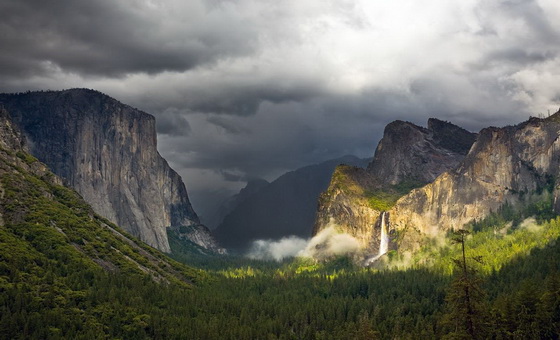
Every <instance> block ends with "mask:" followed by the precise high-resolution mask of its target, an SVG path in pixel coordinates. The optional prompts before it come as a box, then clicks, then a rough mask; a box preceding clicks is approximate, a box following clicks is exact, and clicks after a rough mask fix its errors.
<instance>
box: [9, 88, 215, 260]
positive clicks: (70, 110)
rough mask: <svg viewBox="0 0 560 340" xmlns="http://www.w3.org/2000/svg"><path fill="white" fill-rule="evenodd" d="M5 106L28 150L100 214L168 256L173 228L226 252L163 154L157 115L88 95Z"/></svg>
mask: <svg viewBox="0 0 560 340" xmlns="http://www.w3.org/2000/svg"><path fill="white" fill-rule="evenodd" d="M0 104H1V105H3V106H4V107H5V108H6V109H7V110H8V111H9V112H10V114H11V115H12V117H13V119H14V122H15V123H16V124H17V125H18V126H19V127H20V129H21V130H22V131H23V133H24V134H25V135H26V136H27V138H29V140H30V145H31V148H30V152H31V153H32V154H33V155H34V156H36V157H37V158H38V159H39V160H40V161H42V162H43V163H45V164H47V165H48V166H49V167H50V168H51V169H52V171H53V172H54V173H55V174H57V175H58V176H60V177H62V178H63V179H64V181H65V183H67V184H68V185H69V186H70V187H72V188H74V189H75V190H76V191H78V192H79V193H80V195H82V197H84V199H85V200H86V201H87V202H88V203H89V204H90V205H91V206H92V207H93V209H94V210H95V211H96V212H97V213H98V214H100V215H102V216H104V217H106V218H107V219H109V220H110V221H112V222H114V223H116V224H118V225H120V226H122V227H123V228H124V229H125V230H127V231H128V232H130V233H131V234H133V235H134V236H137V237H139V238H140V239H141V240H143V241H144V242H146V243H148V244H150V245H151V246H153V247H156V248H158V249H160V250H163V251H165V252H169V251H170V248H169V242H168V239H167V232H166V228H168V227H172V228H173V229H174V230H178V228H179V227H190V228H191V229H193V228H194V229H196V231H197V233H198V234H200V233H206V234H207V235H206V236H205V237H199V238H197V239H192V241H194V242H198V241H200V240H205V241H206V242H201V243H200V244H199V245H200V246H202V247H204V248H207V249H210V250H213V251H220V248H219V247H218V245H217V244H216V243H215V242H214V241H213V239H212V237H211V236H210V235H209V232H208V230H206V228H205V227H204V226H201V225H200V222H199V219H198V216H197V215H196V213H195V212H194V210H193V209H192V207H191V204H190V202H189V198H188V195H187V190H186V188H185V185H184V184H183V182H182V180H181V177H180V176H179V175H178V174H177V173H176V172H175V171H174V170H173V169H171V168H170V167H169V165H168V164H167V162H166V161H165V159H163V158H162V157H161V156H160V155H159V153H158V151H157V147H156V130H155V119H154V117H153V116H151V115H149V114H147V113H145V112H142V111H139V110H137V109H134V108H132V107H130V106H128V105H125V104H122V103H120V102H118V101H117V100H115V99H113V98H110V97H108V96H106V95H104V94H102V93H100V92H97V91H93V90H86V89H72V90H65V91H47V92H28V93H21V94H2V95H0ZM185 237H186V236H185Z"/></svg>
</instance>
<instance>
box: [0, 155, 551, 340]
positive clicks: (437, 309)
mask: <svg viewBox="0 0 560 340" xmlns="http://www.w3.org/2000/svg"><path fill="white" fill-rule="evenodd" d="M0 160H1V159H0ZM18 164H20V163H18ZM0 177H1V178H0V179H1V185H2V188H3V190H4V195H3V196H2V198H0V199H1V202H2V205H1V207H0V209H1V213H2V218H3V220H4V223H3V225H2V226H0V338H6V339H55V338H71V339H107V338H120V339H185V338H187V339H360V338H363V339H372V338H379V339H396V338H398V339H438V338H443V337H444V336H446V335H447V336H450V337H460V336H461V333H460V332H458V331H456V330H458V325H460V321H461V320H462V319H461V318H462V316H461V315H464V308H463V307H461V306H464V304H461V303H460V302H461V301H464V299H465V296H464V295H463V294H462V292H464V287H466V286H468V287H470V288H469V291H470V292H473V294H474V295H471V296H473V297H474V298H475V300H476V301H482V300H483V301H486V302H485V304H484V305H479V306H477V307H476V308H474V309H473V310H474V315H473V317H475V319H478V320H480V319H484V320H486V321H488V322H487V323H486V324H485V327H486V333H485V334H487V335H488V337H490V338H495V339H531V338H541V339H558V338H559V337H560V333H559V330H560V275H559V273H560V257H559V256H558V254H559V253H560V242H558V241H559V240H560V219H553V220H550V221H548V222H546V223H544V224H542V225H536V224H528V223H521V222H522V219H520V221H519V223H518V224H517V226H516V227H511V226H508V218H510V217H507V216H509V215H508V214H510V213H511V214H513V211H512V212H509V213H508V212H506V211H505V210H506V209H504V212H503V216H506V217H504V221H501V220H499V221H498V220H496V221H497V222H499V227H497V226H492V225H488V226H481V227H480V228H478V229H477V230H476V231H475V232H473V233H472V235H470V236H468V237H466V238H465V245H466V246H467V249H468V253H467V255H468V256H470V257H476V258H478V257H480V256H482V257H483V259H484V261H483V262H482V263H481V264H476V268H477V271H478V273H479V275H477V276H474V275H471V274H469V275H467V276H464V275H463V276H462V277H461V275H459V279H457V277H456V278H455V279H453V278H452V276H451V275H450V274H451V272H452V270H453V261H452V259H454V258H457V257H458V255H459V254H460V251H459V249H457V247H452V246H444V247H437V246H436V242H434V244H432V245H429V246H427V247H426V248H425V250H424V252H423V253H421V254H420V255H419V256H422V257H423V259H424V262H422V261H421V260H420V258H416V259H413V260H412V261H413V262H414V261H416V262H415V263H416V265H415V266H413V268H411V269H409V270H406V271H391V270H382V271H380V270H373V269H363V268H357V267H355V266H354V265H353V264H352V261H351V259H349V258H347V257H340V258H336V259H334V260H333V261H330V262H327V263H317V262H315V261H313V260H310V259H296V260H295V261H293V262H288V261H286V262H282V263H276V262H267V261H255V260H248V259H244V258H241V257H225V256H207V255H203V254H201V253H200V249H198V248H197V247H196V246H194V245H189V244H185V243H184V242H183V243H181V242H177V241H178V240H177V239H174V238H173V235H172V234H170V241H171V246H172V249H173V256H175V258H176V259H178V260H181V261H186V262H188V263H191V264H192V263H196V264H197V265H199V266H201V267H202V266H203V267H204V268H206V270H207V271H206V272H202V271H200V270H196V269H193V268H189V267H186V266H184V265H181V264H179V263H177V262H175V261H173V260H170V259H168V258H167V257H166V256H165V255H163V254H161V253H159V252H158V251H156V250H154V249H152V248H150V247H148V246H147V245H144V244H142V243H139V242H138V241H137V240H136V239H135V238H133V237H131V236H129V235H126V234H125V233H124V232H123V231H122V230H119V229H118V228H117V227H116V226H114V225H112V224H110V223H109V222H108V221H106V220H105V219H103V218H100V217H98V216H96V215H95V214H94V213H93V212H92V210H91V208H90V207H89V206H88V205H86V204H85V203H84V202H83V201H82V200H81V199H80V197H79V196H78V195H77V194H76V193H75V192H74V191H72V190H69V189H67V188H64V187H60V186H57V185H54V184H52V183H51V182H49V181H48V180H43V179H42V178H38V177H36V176H33V175H31V174H29V173H26V172H25V171H24V170H23V169H20V168H17V167H14V166H12V165H9V164H7V163H6V162H0ZM394 190H395V191H397V190H398V189H396V188H395V189H394ZM403 190H404V189H403ZM547 204H548V203H546V204H543V205H541V206H539V205H535V207H534V209H533V210H534V211H536V212H537V213H538V214H541V212H542V213H543V215H542V216H543V217H542V219H544V216H546V213H547V211H548V209H549V208H548V205H547ZM511 214H510V215H511ZM503 216H502V217H503ZM485 223H490V222H485ZM473 229H475V228H474V227H473ZM117 233H120V234H122V235H123V236H122V237H121V236H118V234H117ZM437 244H439V243H437ZM181 247H182V248H181ZM427 258H431V259H433V261H429V262H427V261H425V259H427ZM389 259H390V261H397V260H402V258H401V254H398V253H395V252H391V253H390V256H389ZM473 267H474V265H473ZM474 279H476V280H475V281H473V280H474ZM185 280H189V281H191V282H195V283H196V286H194V287H193V286H192V285H188V284H186V283H185ZM477 287H478V288H477ZM478 289H480V292H482V291H486V295H485V298H484V299H482V298H481V297H482V295H480V296H479V297H477V296H476V292H477V291H478ZM446 299H447V300H446ZM446 301H447V304H446ZM462 308H463V309H462ZM446 315H447V316H446ZM454 322H455V323H454ZM462 334H463V335H464V332H463V333H462Z"/></svg>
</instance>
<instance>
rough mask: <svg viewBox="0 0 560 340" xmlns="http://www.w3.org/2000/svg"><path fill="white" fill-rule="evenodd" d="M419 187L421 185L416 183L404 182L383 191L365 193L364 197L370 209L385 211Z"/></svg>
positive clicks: (411, 181) (412, 181)
mask: <svg viewBox="0 0 560 340" xmlns="http://www.w3.org/2000/svg"><path fill="white" fill-rule="evenodd" d="M421 186H422V183H420V182H418V181H414V180H404V181H402V182H400V183H399V184H395V185H392V186H390V187H389V188H387V189H384V190H376V191H368V192H366V193H365V197H366V198H367V200H368V203H369V206H370V207H371V208H372V209H375V210H378V211H387V210H390V209H391V208H392V207H393V206H394V205H395V203H397V201H398V199H399V198H401V197H402V196H404V195H406V194H408V193H409V192H410V191H411V190H413V189H416V188H419V187H421Z"/></svg>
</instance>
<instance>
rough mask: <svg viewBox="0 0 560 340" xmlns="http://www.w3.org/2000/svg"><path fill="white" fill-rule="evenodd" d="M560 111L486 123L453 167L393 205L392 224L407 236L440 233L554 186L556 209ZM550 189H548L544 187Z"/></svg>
mask: <svg viewBox="0 0 560 340" xmlns="http://www.w3.org/2000/svg"><path fill="white" fill-rule="evenodd" d="M559 136H560V113H556V114H555V115H553V116H551V117H549V118H547V119H537V118H531V119H530V120H529V121H527V122H524V123H522V124H519V125H517V126H514V127H505V128H487V129H484V130H482V131H481V132H480V135H479V137H478V139H477V141H476V143H475V144H474V145H473V147H472V149H471V151H470V153H469V155H468V156H467V157H466V158H465V159H464V161H463V162H462V163H461V164H460V165H459V167H457V168H456V169H454V170H452V171H449V172H447V173H444V174H442V175H441V176H439V177H438V178H437V179H436V180H435V181H434V182H433V183H430V184H428V185H426V186H424V187H422V188H419V189H416V190H413V191H412V192H411V193H410V194H408V195H406V196H404V197H402V198H401V199H400V200H399V201H398V202H397V203H396V205H395V206H394V208H393V209H392V210H391V216H392V221H391V222H392V226H393V228H395V229H397V230H406V231H407V232H406V233H404V235H405V239H404V242H403V244H402V247H404V248H412V249H413V248H414V242H411V240H410V239H407V237H406V235H413V234H418V233H420V234H423V235H428V236H437V235H441V233H442V232H445V231H447V230H449V229H451V228H455V229H458V228H461V227H462V226H463V225H464V224H465V223H468V222H470V221H472V220H473V219H477V218H483V217H485V216H486V215H488V214H489V213H490V212H491V211H496V210H497V209H498V208H499V207H501V206H502V205H504V204H505V203H506V202H507V203H508V204H510V205H513V206H515V205H519V204H527V203H528V202H530V201H531V200H532V199H541V198H543V196H546V195H549V194H550V193H549V191H552V194H553V195H554V202H555V203H556V206H555V209H556V211H560V206H558V201H559V200H558V199H557V197H558V194H559V192H560V190H559V188H558V186H555V185H554V183H555V182H557V178H558V175H559V172H560V142H559ZM546 189H548V190H546Z"/></svg>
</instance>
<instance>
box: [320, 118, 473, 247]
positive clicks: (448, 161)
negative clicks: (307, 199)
mask: <svg viewBox="0 0 560 340" xmlns="http://www.w3.org/2000/svg"><path fill="white" fill-rule="evenodd" d="M475 139H476V134H475V133H471V132H468V131H466V130H464V129H462V128H460V127H458V126H455V125H453V124H451V123H448V122H444V121H441V120H438V119H434V118H431V119H430V120H429V121H428V128H423V127H420V126H417V125H414V124H412V123H410V122H404V121H394V122H392V123H390V124H389V125H387V127H386V128H385V131H384V134H383V138H382V139H381V141H380V142H379V144H378V146H377V149H376V151H375V156H374V159H373V160H372V162H371V163H370V164H369V165H368V167H367V170H364V169H359V168H355V167H348V166H340V167H338V168H337V170H336V171H335V174H334V175H333V177H332V179H331V183H330V185H329V188H328V189H327V191H325V192H324V193H323V194H322V195H321V197H320V199H319V205H318V211H317V216H316V222H315V228H314V231H313V234H317V233H318V232H320V231H321V230H323V229H325V228H327V227H328V226H331V225H332V224H334V225H335V226H336V227H337V228H338V230H339V231H340V232H342V233H348V234H350V235H352V236H354V237H356V238H357V239H358V241H359V242H360V244H361V245H362V247H364V248H366V249H367V251H369V252H371V253H375V252H377V251H378V245H379V237H380V230H379V229H380V228H379V226H380V221H379V218H380V214H381V210H378V208H374V207H373V206H372V204H371V202H370V200H369V197H371V196H375V195H376V193H377V194H378V193H379V192H384V193H388V194H390V195H397V197H398V195H399V194H400V195H402V194H403V193H402V192H401V190H402V188H399V187H398V186H399V185H401V186H402V185H403V184H406V185H412V186H421V185H425V184H426V183H430V182H432V181H433V180H434V179H436V178H437V177H438V176H439V175H441V174H442V173H445V172H446V171H449V170H451V169H454V168H456V167H457V166H458V165H459V164H460V162H461V161H462V160H463V159H464V158H465V156H466V155H467V153H468V152H469V149H470V148H471V146H472V144H473V143H474V141H475ZM389 216H391V218H390V220H389V221H388V222H389V230H390V234H391V235H392V236H393V237H394V236H395V228H394V227H393V226H392V223H391V222H392V220H393V217H392V216H393V212H392V211H391V214H390V215H389ZM394 246H395V244H394V243H393V244H391V247H392V248H394Z"/></svg>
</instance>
